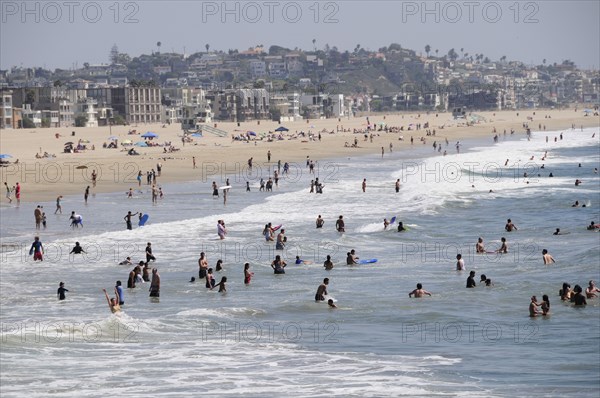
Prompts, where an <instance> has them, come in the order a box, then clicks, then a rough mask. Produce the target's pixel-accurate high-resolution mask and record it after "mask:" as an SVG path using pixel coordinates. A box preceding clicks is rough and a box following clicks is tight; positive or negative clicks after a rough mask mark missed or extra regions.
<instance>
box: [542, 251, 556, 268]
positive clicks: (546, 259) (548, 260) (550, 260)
mask: <svg viewBox="0 0 600 398" xmlns="http://www.w3.org/2000/svg"><path fill="white" fill-rule="evenodd" d="M542 259H543V260H544V265H550V264H552V263H555V262H556V261H555V260H554V257H552V256H551V255H550V254H549V253H548V250H546V249H544V250H542Z"/></svg>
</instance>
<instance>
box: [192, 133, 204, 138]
mask: <svg viewBox="0 0 600 398" xmlns="http://www.w3.org/2000/svg"><path fill="white" fill-rule="evenodd" d="M192 137H196V138H202V134H200V133H194V134H192Z"/></svg>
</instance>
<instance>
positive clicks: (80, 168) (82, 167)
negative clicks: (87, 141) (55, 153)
mask: <svg viewBox="0 0 600 398" xmlns="http://www.w3.org/2000/svg"><path fill="white" fill-rule="evenodd" d="M75 168H76V169H79V170H82V169H87V168H88V167H87V166H77V167H75Z"/></svg>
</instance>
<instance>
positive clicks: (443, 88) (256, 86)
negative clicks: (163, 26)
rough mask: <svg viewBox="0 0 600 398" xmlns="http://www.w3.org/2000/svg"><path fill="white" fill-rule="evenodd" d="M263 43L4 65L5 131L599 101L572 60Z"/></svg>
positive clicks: (596, 89)
mask: <svg viewBox="0 0 600 398" xmlns="http://www.w3.org/2000/svg"><path fill="white" fill-rule="evenodd" d="M312 44H313V49H312V50H309V51H306V50H301V49H298V48H295V49H288V48H284V47H280V46H276V45H273V46H270V47H269V48H265V47H264V46H263V45H257V46H255V47H252V48H249V49H247V50H243V51H239V50H229V51H227V52H225V51H214V50H211V48H210V45H209V44H206V45H205V49H206V51H203V52H197V53H193V54H178V53H172V52H171V53H169V52H161V43H160V42H159V43H156V51H153V52H152V54H142V55H139V56H136V57H132V56H130V55H128V54H125V53H121V52H120V51H119V49H118V47H117V45H114V46H113V47H112V48H111V49H110V51H109V52H107V62H106V63H103V64H98V65H95V64H89V63H84V64H83V65H81V66H80V65H74V66H73V67H72V68H69V69H55V70H54V71H51V70H46V69H43V68H39V67H30V68H25V67H13V68H11V69H8V70H0V90H1V92H2V97H1V98H2V106H0V112H2V115H1V116H2V123H1V125H0V127H1V128H20V127H27V128H31V127H62V126H97V125H107V124H137V123H165V124H174V123H181V124H182V126H184V128H190V129H193V128H194V127H197V125H198V124H201V123H210V122H212V121H213V120H214V121H217V120H222V121H233V122H242V121H248V120H261V119H272V120H279V121H286V120H297V119H302V118H310V119H314V118H327V117H338V118H339V117H345V116H348V115H354V114H356V113H357V112H399V111H415V110H418V111H440V112H443V111H448V110H452V109H455V108H463V109H465V108H466V109H470V110H503V109H524V108H540V107H545V108H550V107H556V108H562V107H569V106H571V105H572V104H577V103H581V104H586V106H589V107H594V106H596V107H597V105H598V104H599V101H600V100H599V93H600V73H599V72H598V71H597V70H596V71H589V70H581V69H578V68H577V66H576V65H575V64H574V63H573V62H571V61H569V60H564V61H563V62H561V63H553V64H547V63H546V60H544V61H543V63H542V64H541V65H526V64H525V63H523V62H519V61H512V60H507V57H506V56H503V57H501V58H500V59H499V60H491V59H489V58H488V57H487V56H485V55H484V54H471V53H469V52H468V51H467V50H465V49H464V48H460V49H454V48H453V49H450V50H448V51H447V52H445V53H442V52H441V51H440V50H438V49H433V48H432V47H431V46H430V45H427V46H425V47H424V49H423V50H421V51H415V50H411V49H406V48H403V47H402V46H401V45H400V44H397V43H392V44H390V45H389V46H387V47H382V48H379V49H378V50H376V51H373V50H367V49H364V48H362V47H361V46H360V44H358V45H357V46H356V47H355V48H354V49H353V51H343V52H342V51H340V50H338V49H337V48H336V47H335V46H333V47H330V46H329V45H328V44H325V45H324V46H323V48H322V49H319V48H318V46H317V43H316V40H313V43H312Z"/></svg>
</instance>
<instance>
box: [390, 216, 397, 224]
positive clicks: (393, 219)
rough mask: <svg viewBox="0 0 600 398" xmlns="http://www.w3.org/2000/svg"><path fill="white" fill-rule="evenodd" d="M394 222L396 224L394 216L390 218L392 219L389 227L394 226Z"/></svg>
mask: <svg viewBox="0 0 600 398" xmlns="http://www.w3.org/2000/svg"><path fill="white" fill-rule="evenodd" d="M395 222H396V216H394V217H392V219H391V220H390V225H394V223H395Z"/></svg>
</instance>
